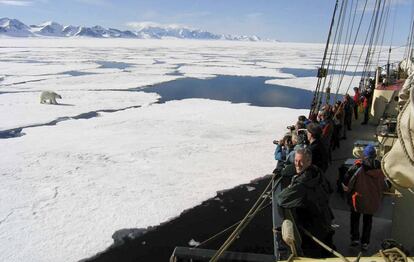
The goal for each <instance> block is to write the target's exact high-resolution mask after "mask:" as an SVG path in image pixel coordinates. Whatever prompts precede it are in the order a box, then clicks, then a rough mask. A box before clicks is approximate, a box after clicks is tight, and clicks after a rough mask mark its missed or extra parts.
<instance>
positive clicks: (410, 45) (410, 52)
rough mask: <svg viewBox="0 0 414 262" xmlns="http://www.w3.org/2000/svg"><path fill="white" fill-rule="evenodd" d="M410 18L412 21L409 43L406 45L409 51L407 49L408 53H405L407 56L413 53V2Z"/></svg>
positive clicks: (410, 56) (409, 56)
mask: <svg viewBox="0 0 414 262" xmlns="http://www.w3.org/2000/svg"><path fill="white" fill-rule="evenodd" d="M411 19H412V21H413V22H412V26H411V31H410V34H411V38H410V44H409V46H408V48H409V51H408V54H407V58H412V55H413V54H412V50H413V39H414V3H413V4H412V14H411Z"/></svg>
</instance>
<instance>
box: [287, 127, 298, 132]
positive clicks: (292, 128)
mask: <svg viewBox="0 0 414 262" xmlns="http://www.w3.org/2000/svg"><path fill="white" fill-rule="evenodd" d="M286 128H287V129H289V130H290V131H293V130H295V129H296V127H295V126H287V127H286Z"/></svg>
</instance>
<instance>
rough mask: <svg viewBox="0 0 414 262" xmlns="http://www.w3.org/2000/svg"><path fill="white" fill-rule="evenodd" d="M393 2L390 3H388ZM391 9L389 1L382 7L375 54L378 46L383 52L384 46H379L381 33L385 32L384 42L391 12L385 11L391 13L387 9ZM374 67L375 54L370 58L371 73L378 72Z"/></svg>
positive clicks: (375, 42)
mask: <svg viewBox="0 0 414 262" xmlns="http://www.w3.org/2000/svg"><path fill="white" fill-rule="evenodd" d="M390 1H391V0H389V1H388V3H389V2H390ZM387 6H388V7H389V5H387V0H385V1H384V4H383V5H382V9H381V15H380V20H379V23H378V29H377V30H376V32H375V34H376V36H375V41H374V49H373V52H375V50H376V49H377V48H378V46H379V47H380V51H381V50H382V45H379V44H378V43H379V39H380V36H381V31H382V30H384V31H383V32H382V40H384V35H385V29H386V25H387V21H388V16H389V12H386V11H385V10H387V11H389V9H386V7H387ZM380 54H381V52H380V53H379V55H380ZM373 65H374V54H373V55H372V56H371V58H370V64H369V68H370V69H371V71H376V70H375V69H374V68H373Z"/></svg>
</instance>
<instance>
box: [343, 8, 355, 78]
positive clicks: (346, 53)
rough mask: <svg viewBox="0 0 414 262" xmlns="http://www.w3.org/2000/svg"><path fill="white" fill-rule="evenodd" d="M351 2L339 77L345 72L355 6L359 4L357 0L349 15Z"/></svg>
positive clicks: (353, 23)
mask: <svg viewBox="0 0 414 262" xmlns="http://www.w3.org/2000/svg"><path fill="white" fill-rule="evenodd" d="M353 4H354V3H353V0H352V2H351V8H350V10H349V19H348V26H347V30H346V38H345V45H344V51H345V52H344V53H345V55H344V56H342V61H341V74H340V77H341V75H342V74H344V73H345V72H344V67H345V62H346V58H347V57H348V54H349V51H350V50H349V47H350V43H351V39H352V31H353V30H354V25H355V18H356V11H357V6H358V4H359V0H357V2H356V4H355V10H354V12H353V15H352V16H351V13H352V7H353ZM351 18H352V22H351ZM350 25H351V28H349V27H350ZM340 77H339V78H340Z"/></svg>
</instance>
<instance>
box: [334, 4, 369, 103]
mask: <svg viewBox="0 0 414 262" xmlns="http://www.w3.org/2000/svg"><path fill="white" fill-rule="evenodd" d="M367 2H368V0H365V5H364V9H363V11H362V14H361V19H360V21H359V24H358V28H357V32H356V33H355V39H354V41H353V44H352V47H351V50H349V46H350V42H351V39H352V31H353V28H354V23H355V18H356V14H357V10H358V6H359V0H357V2H356V4H355V11H354V15H353V19H352V27H351V32H350V34H349V42H348V43H347V49H346V53H347V61H346V59H345V61H344V64H343V65H342V72H341V77H340V78H339V79H338V83H337V88H336V91H335V102H336V100H337V99H338V93H339V89H340V87H341V85H342V81H343V79H344V77H345V74H346V70H347V68H348V65H349V61H350V60H351V57H352V54H353V51H354V47H355V43H356V40H357V38H358V35H359V30H360V28H361V24H362V20H363V17H364V14H365V9H366V5H367ZM348 51H349V53H348Z"/></svg>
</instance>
